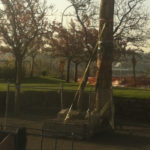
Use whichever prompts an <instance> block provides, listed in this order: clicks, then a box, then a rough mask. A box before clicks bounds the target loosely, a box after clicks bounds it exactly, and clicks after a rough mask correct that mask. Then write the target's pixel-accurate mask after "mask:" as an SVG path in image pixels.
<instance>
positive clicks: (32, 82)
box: [0, 77, 150, 99]
mask: <svg viewBox="0 0 150 150" xmlns="http://www.w3.org/2000/svg"><path fill="white" fill-rule="evenodd" d="M62 84H63V87H64V90H75V91H76V90H77V89H78V86H79V84H78V83H74V82H70V83H66V82H65V81H64V80H61V79H57V78H54V77H35V78H32V79H24V80H23V82H22V84H21V86H22V88H21V90H22V91H52V90H55V91H56V90H60V89H61V85H62ZM7 85H8V84H7V82H5V81H3V80H0V91H6V90H7ZM10 85H12V86H14V84H13V83H11V84H10ZM91 87H92V86H87V87H86V88H85V91H90V88H91ZM92 89H93V90H94V87H92ZM13 90H14V88H13V87H11V91H13ZM113 95H114V96H115V97H125V98H137V99H150V90H146V89H136V88H113Z"/></svg>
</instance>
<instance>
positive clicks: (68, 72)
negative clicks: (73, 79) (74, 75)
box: [66, 59, 71, 82]
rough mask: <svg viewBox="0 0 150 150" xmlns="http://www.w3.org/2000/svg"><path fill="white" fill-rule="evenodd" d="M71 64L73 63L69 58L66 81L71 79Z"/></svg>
mask: <svg viewBox="0 0 150 150" xmlns="http://www.w3.org/2000/svg"><path fill="white" fill-rule="evenodd" d="M70 64H71V59H68V60H67V74H66V82H69V81H70Z"/></svg>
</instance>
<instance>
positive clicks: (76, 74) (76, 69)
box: [74, 63, 79, 82]
mask: <svg viewBox="0 0 150 150" xmlns="http://www.w3.org/2000/svg"><path fill="white" fill-rule="evenodd" d="M78 65H79V64H78V63H75V66H74V82H77V79H78Z"/></svg>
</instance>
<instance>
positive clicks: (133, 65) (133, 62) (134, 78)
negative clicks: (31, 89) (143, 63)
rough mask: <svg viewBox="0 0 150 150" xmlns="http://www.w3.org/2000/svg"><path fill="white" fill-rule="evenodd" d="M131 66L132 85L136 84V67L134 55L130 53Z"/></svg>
mask: <svg viewBox="0 0 150 150" xmlns="http://www.w3.org/2000/svg"><path fill="white" fill-rule="evenodd" d="M132 67H133V81H134V86H136V71H135V67H136V58H135V55H134V54H133V55H132Z"/></svg>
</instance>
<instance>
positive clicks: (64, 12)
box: [61, 4, 73, 26]
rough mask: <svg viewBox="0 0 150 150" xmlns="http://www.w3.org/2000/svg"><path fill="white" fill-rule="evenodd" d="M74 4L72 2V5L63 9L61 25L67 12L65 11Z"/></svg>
mask: <svg viewBox="0 0 150 150" xmlns="http://www.w3.org/2000/svg"><path fill="white" fill-rule="evenodd" d="M72 6H73V5H72V4H71V5H69V6H68V7H66V8H65V9H64V11H63V13H62V16H61V25H62V26H63V17H64V14H65V11H66V10H67V9H68V8H70V7H72Z"/></svg>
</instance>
